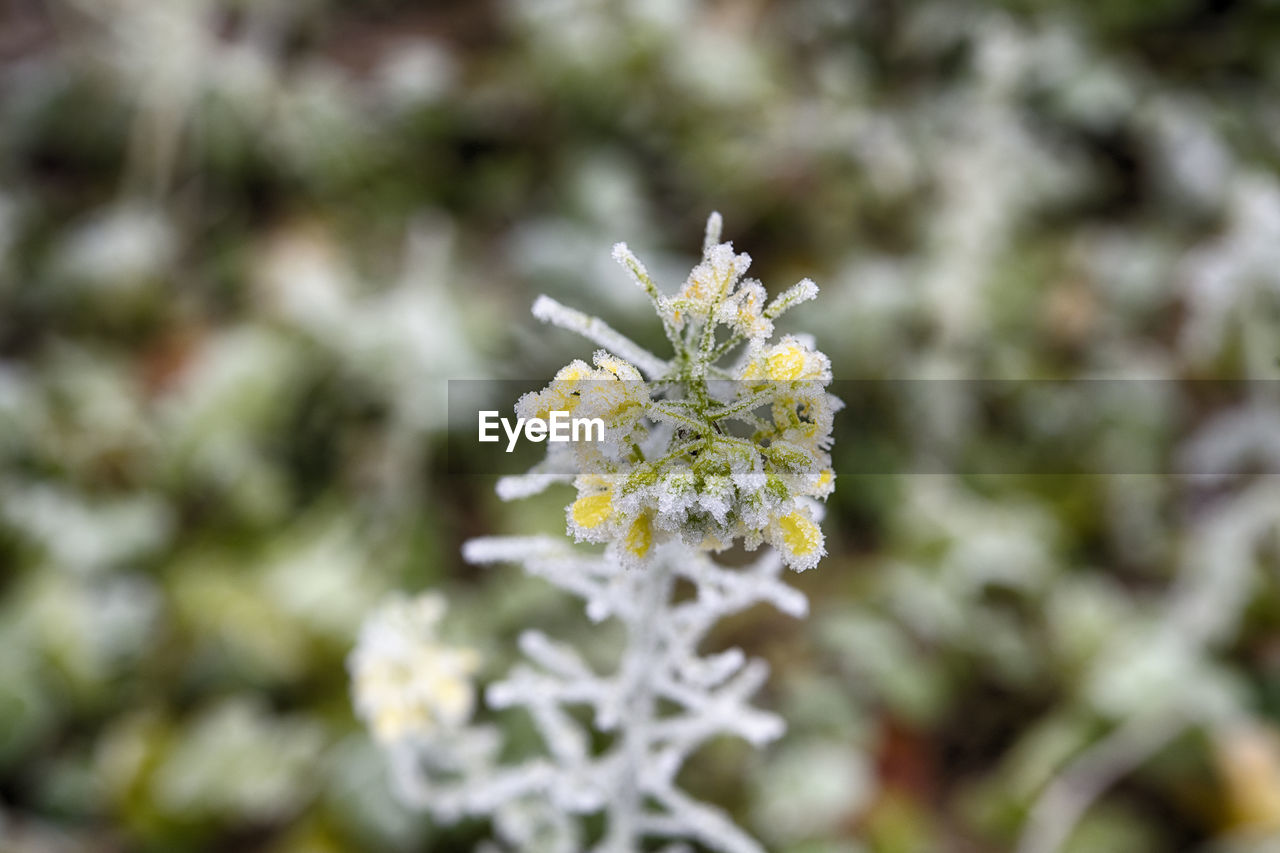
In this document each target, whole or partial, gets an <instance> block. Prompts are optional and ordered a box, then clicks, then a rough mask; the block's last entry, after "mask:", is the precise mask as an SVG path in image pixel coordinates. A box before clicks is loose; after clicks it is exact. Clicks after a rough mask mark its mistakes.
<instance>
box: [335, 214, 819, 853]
mask: <svg viewBox="0 0 1280 853" xmlns="http://www.w3.org/2000/svg"><path fill="white" fill-rule="evenodd" d="M720 230H721V221H720V217H719V215H718V214H712V216H711V217H710V219H709V220H708V222H707V230H706V239H705V242H704V245H703V257H702V261H701V263H699V264H698V265H697V266H695V267H694V269H693V271H692V272H691V273H690V274H689V277H688V279H687V280H686V281H685V283H684V285H683V286H682V287H681V289H680V290H679V292H678V293H676V294H675V295H674V296H670V295H666V294H663V293H662V292H660V291H659V289H658V287H657V285H656V284H655V283H654V281H653V279H652V278H651V277H650V275H649V274H648V272H647V271H646V270H645V268H644V266H643V265H642V264H641V263H640V261H639V260H637V259H636V257H635V256H634V255H633V254H632V253H631V252H630V251H629V250H628V249H627V247H626V246H625V245H624V244H621V243H620V244H618V245H617V246H615V248H614V257H615V258H616V259H617V260H618V261H619V262H620V263H622V265H623V266H624V267H625V268H626V269H627V270H628V272H629V273H630V275H631V277H632V279H633V280H634V281H635V282H636V283H637V284H638V285H639V286H640V287H642V288H643V289H644V290H645V292H646V293H647V294H648V295H649V297H650V299H651V301H652V303H653V306H654V308H655V309H656V311H657V313H658V316H659V317H660V318H661V320H662V324H663V328H664V330H665V332H666V336H667V339H668V340H669V341H670V343H671V345H672V348H673V351H674V354H673V357H672V358H671V359H670V360H663V359H660V358H658V357H657V356H656V355H654V354H652V353H650V352H648V351H646V350H644V349H643V348H641V347H640V346H639V345H637V344H635V343H634V342H632V341H630V340H628V339H627V338H625V337H623V336H622V335H620V334H619V333H618V332H616V331H615V330H613V329H611V328H610V327H609V326H608V325H606V324H605V323H603V322H602V321H601V320H599V319H596V318H592V317H588V316H586V315H584V314H581V313H579V312H577V311H574V310H572V309H570V308H567V307H565V306H563V305H560V304H559V303H557V302H555V301H554V300H551V299H549V298H547V297H545V296H544V297H541V298H540V299H538V300H537V302H536V303H535V304H534V309H533V310H534V314H535V316H537V317H538V318H540V319H542V320H544V321H547V322H550V323H552V324H554V325H557V326H560V327H563V328H566V329H570V330H573V331H576V332H579V333H581V334H582V335H584V336H585V337H587V338H588V339H590V340H592V341H593V342H595V343H597V344H598V345H600V346H601V347H603V349H600V350H598V351H597V352H596V353H595V355H594V357H593V365H588V364H587V363H585V362H583V361H577V360H575V361H574V362H572V363H570V364H569V365H568V366H566V367H565V368H563V369H562V370H560V371H559V372H558V373H557V374H556V377H555V379H554V380H553V381H552V382H551V383H550V385H548V386H547V387H546V388H544V389H543V390H541V391H537V392H533V393H530V394H527V395H525V396H524V397H522V398H521V399H520V400H519V402H518V403H517V404H516V410H517V413H518V414H519V415H520V416H521V417H526V418H534V417H543V418H545V417H546V416H547V414H548V413H549V412H552V411H569V412H572V413H574V414H575V415H579V416H589V417H593V418H600V419H601V420H602V421H603V422H604V423H605V424H606V425H607V427H608V429H607V432H606V438H605V440H604V441H602V442H599V443H589V442H587V443H573V444H568V445H549V450H548V454H547V458H546V459H545V460H544V461H543V462H541V463H539V464H538V465H537V466H535V468H534V470H532V471H530V472H529V473H528V474H525V475H522V476H519V477H509V478H504V479H503V480H502V481H500V482H499V485H498V491H499V494H500V495H501V496H502V497H504V498H507V499H510V498H515V497H524V496H529V495H532V494H535V493H537V492H540V491H542V490H544V489H545V488H547V487H548V486H550V485H551V484H553V483H557V482H566V483H571V484H572V485H573V487H574V488H575V489H576V491H577V497H576V499H575V500H573V501H572V502H571V503H570V505H569V506H568V508H567V522H568V530H569V532H570V533H571V534H572V535H573V537H574V539H575V540H576V541H578V542H588V543H598V544H603V545H605V550H604V552H603V553H602V554H588V553H584V552H582V551H580V550H577V549H574V548H572V547H571V546H570V545H569V544H568V543H566V542H564V541H562V540H557V539H553V538H550V537H534V538H512V537H506V538H484V539H478V540H472V541H471V542H468V543H467V545H466V546H465V549H464V555H465V557H466V558H467V559H468V560H470V561H472V562H477V563H488V562H499V561H514V562H519V563H521V564H523V566H524V568H525V570H526V571H527V572H528V573H529V574H531V575H534V576H537V577H542V578H545V579H547V580H549V581H551V582H552V583H554V584H556V585H557V586H559V587H561V588H563V589H565V590H567V591H569V592H571V593H573V594H575V595H577V596H579V597H581V598H582V599H584V601H585V603H586V611H587V615H588V616H589V617H590V618H591V619H592V620H593V621H596V622H600V621H603V620H605V619H611V618H612V619H616V620H618V621H619V622H620V623H621V624H622V625H623V626H624V627H625V630H626V642H625V646H624V648H623V649H622V652H621V655H620V657H619V659H618V661H617V664H616V666H615V667H614V669H613V671H612V672H610V673H607V674H601V673H598V672H596V671H595V670H594V669H593V668H592V667H591V666H590V665H588V663H587V662H586V660H584V658H583V657H582V656H580V655H579V654H578V652H577V651H576V650H575V649H573V648H572V647H570V646H568V645H565V644H562V643H557V642H556V641H554V640H552V639H551V638H550V637H548V636H546V635H545V634H543V633H541V632H539V631H532V630H531V631H526V632H525V633H524V634H523V635H522V637H521V638H520V647H521V650H522V651H523V652H524V654H525V655H526V656H527V658H528V659H529V661H530V663H529V664H520V665H518V666H516V667H515V668H514V669H513V670H512V672H511V673H510V674H509V675H508V676H507V677H506V678H505V679H503V680H500V681H497V682H495V683H493V684H491V685H489V687H488V689H487V690H486V691H485V700H486V704H487V706H488V707H489V708H490V709H495V710H496V709H502V708H510V707H523V708H525V709H526V710H527V711H528V712H529V714H530V716H531V717H532V719H533V721H534V723H535V724H536V726H537V729H538V732H539V734H540V736H541V739H542V741H543V744H544V746H545V755H544V756H541V757H537V758H534V759H530V760H526V761H524V762H523V763H519V764H504V763H502V762H501V761H500V760H499V753H500V750H501V739H500V737H499V736H498V733H497V732H496V730H495V729H494V728H492V727H491V726H485V725H480V724H473V723H471V717H472V712H473V710H474V707H473V706H474V701H475V700H474V688H473V686H472V677H473V676H474V674H475V672H476V671H477V668H478V666H479V661H478V659H477V657H476V656H475V654H474V653H473V652H472V651H471V650H468V649H462V648H454V647H450V646H448V645H445V644H442V643H441V642H439V640H438V639H437V637H436V625H437V623H438V621H439V620H440V618H441V617H442V615H443V610H444V605H443V601H442V599H440V598H439V597H438V596H436V595H434V594H428V595H427V596H424V597H422V598H420V599H419V600H418V601H417V602H406V601H403V600H398V601H395V602H392V603H390V604H388V605H387V606H386V607H384V608H383V609H382V610H380V611H379V612H377V613H375V614H374V615H373V617H372V618H371V619H370V620H369V621H368V623H367V624H366V626H365V628H364V630H363V631H362V633H361V637H360V641H359V644H358V646H357V648H356V650H355V652H354V653H353V654H352V656H351V660H350V667H351V671H352V675H353V680H354V691H355V702H356V709H357V712H358V713H359V714H360V716H361V717H362V718H363V719H364V720H365V721H366V722H367V723H368V724H369V725H370V726H371V728H372V729H373V732H374V734H375V735H376V736H377V738H378V739H379V741H380V742H381V743H382V744H383V745H384V746H385V747H386V749H387V751H388V754H389V757H390V760H391V764H392V767H393V771H394V773H395V777H396V780H397V783H398V785H397V787H398V790H399V792H400V793H401V794H402V795H403V797H404V798H405V799H406V800H407V801H408V802H409V803H411V804H413V805H416V806H419V807H422V808H426V809H428V810H430V811H431V812H432V813H433V815H435V816H436V817H437V818H439V819H442V820H446V821H449V820H456V819H458V818H461V817H464V816H467V815H491V816H492V817H493V819H494V829H495V835H496V837H497V839H498V841H499V842H501V843H505V844H508V845H512V846H514V847H515V848H517V849H520V850H548V851H576V850H581V849H585V848H586V846H587V844H588V843H594V849H596V850H598V851H619V853H621V851H632V850H636V849H639V845H640V843H641V841H642V839H645V838H651V837H653V838H665V839H670V840H672V841H673V843H674V842H679V841H682V840H696V841H697V842H699V843H700V844H702V845H704V846H706V847H708V848H711V849H714V850H721V851H727V853H751V851H758V850H760V849H761V848H760V846H759V844H758V843H757V842H755V841H754V840H753V839H752V838H750V837H749V836H748V835H747V834H746V833H745V832H743V831H742V830H741V829H740V828H738V827H737V826H735V825H734V824H733V823H732V822H731V821H730V820H729V818H728V817H727V816H726V815H725V814H724V813H723V812H722V811H720V810H719V809H717V808H715V807H713V806H710V805H708V804H704V803H700V802H698V801H696V800H694V799H692V798H691V797H689V796H688V795H687V794H685V793H684V792H683V791H681V790H680V789H679V787H678V786H677V784H676V781H675V778H676V775H677V773H678V771H679V770H680V768H681V767H682V766H683V764H684V762H685V761H686V759H687V757H688V756H689V755H690V754H691V753H692V752H693V751H694V750H695V749H697V748H698V747H699V746H700V745H701V744H703V743H704V742H706V741H707V740H708V739H710V738H712V737H714V736H717V735H722V734H731V735H737V736H740V737H743V738H745V739H746V740H748V741H749V742H751V743H753V744H763V743H765V742H767V741H769V740H771V739H774V738H776V737H778V736H779V735H780V734H781V733H782V731H783V729H784V725H783V723H782V721H781V720H780V719H779V718H777V717H776V716H774V715H773V714H770V713H767V712H765V711H761V710H759V709H757V708H754V707H752V706H751V705H750V704H749V703H748V699H749V697H750V696H751V694H753V693H754V692H755V690H756V689H757V688H758V687H759V686H760V685H761V684H762V683H763V681H764V679H765V677H766V674H767V672H766V667H765V665H764V663H763V662H762V661H759V660H748V659H747V657H746V655H745V654H744V653H743V652H742V651H741V650H740V649H736V648H733V649H729V650H727V651H723V652H719V653H716V654H711V655H703V654H701V653H699V651H698V647H699V644H700V643H701V642H702V640H703V639H704V638H705V637H706V635H707V633H708V632H709V631H710V629H711V628H712V627H713V626H714V625H715V624H716V623H717V622H718V621H719V620H720V619H721V618H723V617H724V616H726V615H728V614H731V613H735V612H738V611H741V610H744V609H746V608H748V607H750V606H752V605H754V604H756V603H757V602H769V603H771V604H773V605H774V606H776V607H778V608H779V609H781V610H783V611H785V612H787V613H789V614H791V615H793V616H797V617H799V616H802V615H804V613H805V612H806V609H807V603H806V601H805V599H804V597H803V596H802V595H801V594H800V593H799V592H797V591H796V590H794V589H791V588H790V587H788V586H786V585H785V584H784V583H783V582H782V581H781V580H780V578H779V576H780V574H781V571H782V568H783V566H784V565H786V566H790V567H791V568H793V569H796V570H804V569H809V568H812V567H813V566H815V565H817V563H818V561H819V560H820V559H821V557H822V556H823V555H824V553H825V547H824V540H823V535H822V532H821V530H820V528H819V527H818V522H819V521H820V517H821V507H820V504H819V503H818V501H819V500H821V499H824V498H826V497H827V496H828V495H829V494H830V493H831V491H832V488H833V486H834V476H833V474H832V471H831V464H830V457H829V455H828V451H829V449H830V442H831V426H832V418H833V416H834V414H835V412H836V411H837V410H838V409H839V407H840V403H839V401H838V400H837V399H836V398H834V397H833V396H831V395H830V394H828V393H827V391H826V387H827V385H828V384H829V383H830V381H831V366H830V362H829V361H828V359H827V358H826V356H824V355H823V354H822V353H821V352H818V351H817V350H816V349H815V348H814V347H813V344H812V342H811V341H809V340H807V339H805V338H802V337H799V336H790V335H789V336H786V337H783V338H782V339H781V340H780V341H778V342H776V343H770V339H771V338H772V336H773V333H774V330H773V323H774V321H775V320H776V319H778V318H779V317H780V316H781V315H782V314H783V313H784V312H785V311H787V310H788V309H789V308H791V307H793V306H795V305H797V304H799V303H801V302H803V301H805V300H808V299H812V298H813V297H814V296H815V295H816V294H817V287H816V286H815V285H814V284H813V282H811V281H809V280H807V279H806V280H804V281H801V282H800V283H798V284H796V285H794V286H793V287H791V288H789V289H788V290H786V291H785V292H783V293H782V294H781V295H780V296H778V297H777V298H775V299H774V300H772V301H768V300H767V296H766V293H765V290H764V287H763V285H762V284H761V283H760V282H758V281H755V280H753V279H746V278H744V277H743V276H744V273H745V272H746V270H747V268H748V266H749V264H750V258H749V257H748V256H747V255H745V254H735V253H734V251H733V247H732V245H731V244H730V243H722V242H720ZM739 348H741V351H740V352H738V354H737V355H736V356H734V359H733V363H732V364H731V365H728V366H723V365H722V361H724V360H725V359H726V358H728V357H730V356H731V355H732V354H733V353H734V352H735V350H738V349H739ZM739 542H740V543H742V544H743V545H745V546H746V547H747V548H748V549H755V548H757V547H758V546H759V545H761V544H762V543H765V542H767V543H769V544H770V545H772V546H773V548H772V549H771V550H770V551H769V552H767V553H766V554H765V556H763V557H762V558H760V559H758V560H757V561H756V562H755V563H754V564H753V565H751V566H750V567H748V568H745V569H731V568H727V567H724V566H721V565H719V564H717V563H716V562H715V561H714V560H713V559H712V557H711V556H710V552H718V551H722V550H724V549H726V548H728V547H730V546H732V545H734V544H736V543H739ZM681 579H683V580H685V581H687V582H689V583H691V584H692V585H693V587H694V588H695V589H696V590H697V594H696V595H695V596H693V597H692V598H686V597H679V598H678V597H676V596H675V595H674V589H675V584H676V582H677V581H678V580H681ZM582 708H585V709H587V711H588V712H589V723H588V722H587V721H586V718H584V716H583V715H582V714H580V713H577V710H578V709H582ZM591 727H594V728H595V729H596V730H597V731H598V732H602V733H608V734H612V735H614V737H613V738H612V741H611V743H610V745H609V746H608V747H607V748H605V749H604V750H603V751H596V750H593V748H592V746H591V738H590V728H591ZM600 812H603V813H604V814H605V816H606V828H605V830H604V833H603V837H601V838H600V839H598V840H592V841H587V840H585V835H584V832H585V831H584V829H583V827H582V825H581V822H580V821H579V820H578V818H579V817H580V816H583V815H588V814H594V813H600ZM498 849H501V848H498ZM670 849H672V850H675V849H683V848H679V847H672V848H670Z"/></svg>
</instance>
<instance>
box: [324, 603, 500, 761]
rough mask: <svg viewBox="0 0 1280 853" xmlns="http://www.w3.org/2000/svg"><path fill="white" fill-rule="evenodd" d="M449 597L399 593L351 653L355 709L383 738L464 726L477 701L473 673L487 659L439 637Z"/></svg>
mask: <svg viewBox="0 0 1280 853" xmlns="http://www.w3.org/2000/svg"><path fill="white" fill-rule="evenodd" d="M444 611H445V602H444V599H443V598H442V597H441V596H439V595H437V594H434V593H427V594H425V595H420V596H418V597H417V598H414V599H408V598H404V597H402V596H397V597H395V598H392V599H391V600H390V601H388V602H387V603H386V604H384V605H382V607H380V608H379V609H378V610H376V611H375V612H374V613H373V615H372V616H370V617H369V619H368V620H367V621H366V622H365V624H364V626H363V627H362V628H361V629H360V638H359V641H358V642H357V643H356V647H355V650H354V651H353V652H352V653H351V657H350V659H349V661H348V668H349V669H350V671H351V679H352V684H353V690H354V693H355V707H356V713H357V714H358V715H359V716H360V718H361V719H362V720H363V721H364V722H365V724H366V725H368V726H369V728H370V729H371V730H372V731H373V734H374V736H375V737H377V738H378V740H380V741H382V742H383V743H387V744H392V743H396V742H398V741H400V740H402V739H404V738H407V737H415V736H418V737H430V736H432V735H434V734H437V733H438V732H441V731H449V730H453V729H457V728H458V727H459V726H462V725H465V724H466V723H467V722H468V721H469V720H470V719H471V713H472V710H473V709H474V707H475V688H474V686H473V684H472V678H473V676H474V675H475V673H476V670H477V669H478V668H479V665H480V659H479V656H478V655H477V654H476V652H475V651H474V650H472V649H468V648H459V647H455V646H447V645H445V644H443V643H441V642H440V641H439V639H438V638H437V636H436V633H437V628H438V626H439V623H440V620H441V618H442V617H443V616H444Z"/></svg>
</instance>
